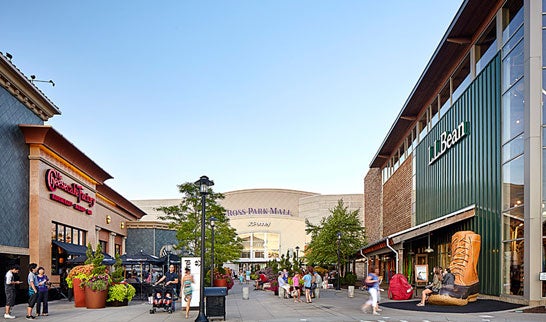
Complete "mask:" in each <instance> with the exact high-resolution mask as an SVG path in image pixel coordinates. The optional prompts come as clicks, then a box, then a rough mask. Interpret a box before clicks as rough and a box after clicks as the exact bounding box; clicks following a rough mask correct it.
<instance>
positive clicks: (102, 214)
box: [29, 146, 129, 282]
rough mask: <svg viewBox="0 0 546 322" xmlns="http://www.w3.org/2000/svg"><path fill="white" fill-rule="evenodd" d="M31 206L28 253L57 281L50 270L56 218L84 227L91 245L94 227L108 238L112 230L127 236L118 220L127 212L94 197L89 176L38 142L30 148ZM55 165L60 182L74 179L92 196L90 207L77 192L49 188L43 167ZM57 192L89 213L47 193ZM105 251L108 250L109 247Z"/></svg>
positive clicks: (70, 181) (79, 227) (95, 242)
mask: <svg viewBox="0 0 546 322" xmlns="http://www.w3.org/2000/svg"><path fill="white" fill-rule="evenodd" d="M30 159H31V162H30V196H29V198H30V207H29V220H30V229H29V253H30V262H35V263H38V265H39V266H43V267H44V268H45V269H46V272H47V274H48V275H50V277H51V279H52V281H54V282H58V278H59V277H58V275H52V273H51V239H52V226H53V222H57V223H60V224H63V225H66V226H72V227H75V228H78V229H82V230H84V231H86V232H87V233H86V240H87V242H88V243H89V242H90V243H91V244H92V245H93V247H95V246H96V244H97V243H98V240H97V238H96V237H97V234H96V228H101V231H100V233H101V234H105V235H104V237H105V238H106V239H104V240H107V241H108V240H109V239H108V238H109V236H112V238H113V237H114V236H113V235H111V233H112V232H114V233H116V236H119V238H123V236H127V229H126V228H124V229H122V228H121V222H122V221H123V222H126V221H128V219H127V218H129V216H127V215H124V214H123V213H121V211H120V210H119V209H117V210H116V206H115V205H114V204H112V203H110V202H107V201H105V200H103V199H101V198H100V197H98V198H97V195H96V192H95V183H94V182H93V181H92V180H91V179H90V178H89V177H86V176H85V175H83V174H82V173H79V172H77V171H74V168H73V167H71V166H70V165H68V164H66V163H65V162H62V161H61V160H60V159H59V158H56V157H54V156H51V155H50V154H48V153H45V152H44V150H43V149H40V148H39V147H38V146H31V151H30ZM48 169H55V170H58V171H59V172H61V174H62V180H63V182H65V183H67V184H71V183H76V184H78V185H81V186H83V191H84V192H85V193H87V194H89V195H90V196H91V197H93V198H94V199H95V204H94V205H93V207H89V205H88V203H86V202H84V201H80V202H79V203H77V198H76V196H73V195H71V194H69V193H67V192H66V191H63V190H61V189H56V190H55V191H54V192H51V191H49V190H48V189H47V186H46V180H45V176H46V171H47V170H48ZM52 193H54V194H56V195H58V196H59V197H62V198H64V199H66V200H69V201H71V202H73V203H77V204H79V205H81V206H83V207H85V208H87V209H90V210H92V214H90V215H88V214H86V213H84V212H80V211H77V210H75V209H74V208H72V207H71V206H66V205H64V204H62V203H59V202H57V201H55V200H52V199H51V197H50V194H52ZM107 215H110V217H111V219H112V220H111V222H110V224H107V223H106V216H107ZM105 251H106V252H107V253H110V254H111V255H113V253H111V252H110V251H109V250H108V249H107V250H105Z"/></svg>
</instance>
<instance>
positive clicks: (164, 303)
mask: <svg viewBox="0 0 546 322" xmlns="http://www.w3.org/2000/svg"><path fill="white" fill-rule="evenodd" d="M152 297H153V300H152V308H151V309H150V314H154V313H155V312H156V311H157V310H160V309H163V311H164V312H169V314H171V313H173V307H172V303H173V288H172V287H165V286H156V287H154V289H153V293H152Z"/></svg>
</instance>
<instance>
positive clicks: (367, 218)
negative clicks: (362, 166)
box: [364, 168, 383, 243]
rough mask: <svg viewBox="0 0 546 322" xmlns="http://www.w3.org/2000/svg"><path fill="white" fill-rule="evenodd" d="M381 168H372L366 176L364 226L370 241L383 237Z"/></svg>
mask: <svg viewBox="0 0 546 322" xmlns="http://www.w3.org/2000/svg"><path fill="white" fill-rule="evenodd" d="M382 189H383V186H382V184H381V170H380V169H378V168H371V169H370V170H369V171H368V173H367V174H366V177H364V226H365V227H366V237H367V241H368V243H373V242H374V241H376V240H379V239H381V238H382V237H383V234H382V232H383V217H382V215H381V214H382V209H383V207H382V200H383V190H382Z"/></svg>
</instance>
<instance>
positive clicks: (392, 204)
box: [383, 157, 413, 236]
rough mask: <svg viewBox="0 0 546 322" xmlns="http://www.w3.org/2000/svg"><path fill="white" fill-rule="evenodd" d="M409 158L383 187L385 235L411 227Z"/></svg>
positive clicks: (410, 164) (410, 161)
mask: <svg viewBox="0 0 546 322" xmlns="http://www.w3.org/2000/svg"><path fill="white" fill-rule="evenodd" d="M412 160H413V158H412V157H409V158H407V159H406V161H404V163H402V165H401V166H400V168H398V170H397V171H396V172H395V173H394V174H393V175H392V176H391V177H390V178H389V180H387V182H385V185H384V186H383V235H384V236H388V235H390V234H393V233H396V232H399V231H401V230H404V229H407V228H410V227H411V190H412V182H411V176H412V169H411V168H412V162H413V161H412Z"/></svg>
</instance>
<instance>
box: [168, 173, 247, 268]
mask: <svg viewBox="0 0 546 322" xmlns="http://www.w3.org/2000/svg"><path fill="white" fill-rule="evenodd" d="M178 190H179V191H180V193H182V195H183V198H182V201H181V203H180V204H179V205H175V206H168V207H160V208H157V210H158V211H162V212H163V213H165V215H164V216H160V218H161V219H163V220H166V221H168V222H169V227H170V228H175V229H176V238H177V240H178V245H176V249H182V248H184V249H186V250H188V251H190V252H191V253H193V254H200V252H201V209H202V208H201V207H202V206H201V194H200V193H199V187H198V186H196V185H195V184H194V183H192V182H186V183H183V184H180V185H178ZM221 199H224V195H223V194H221V193H216V192H214V191H213V190H212V189H211V188H210V187H209V191H208V194H207V196H206V203H205V216H206V218H205V267H206V268H210V261H211V253H210V249H211V241H212V240H211V234H212V233H211V227H210V218H211V217H214V218H216V221H215V226H214V262H215V266H220V265H222V264H223V263H226V262H229V261H234V260H237V259H239V258H240V257H241V252H242V250H243V243H242V240H241V239H240V238H239V237H238V235H237V232H236V231H235V229H234V228H232V227H231V226H230V224H229V219H228V218H227V216H226V209H225V208H224V207H222V206H220V205H219V204H218V200H221Z"/></svg>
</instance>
